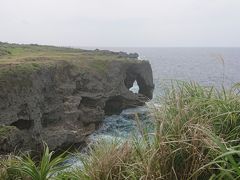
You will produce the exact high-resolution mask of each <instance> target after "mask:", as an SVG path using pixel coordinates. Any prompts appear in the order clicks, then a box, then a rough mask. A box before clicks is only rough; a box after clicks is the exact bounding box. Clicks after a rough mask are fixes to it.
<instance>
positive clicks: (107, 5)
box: [0, 0, 240, 47]
mask: <svg viewBox="0 0 240 180" xmlns="http://www.w3.org/2000/svg"><path fill="white" fill-rule="evenodd" d="M239 9H240V1H239V0H201V1H199V0H21V1H20V0H0V41H8V42H18V43H40V44H54V45H65V46H145V47H146V46H240V33H239V32H240V21H239V17H240V11H239Z"/></svg>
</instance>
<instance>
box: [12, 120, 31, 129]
mask: <svg viewBox="0 0 240 180" xmlns="http://www.w3.org/2000/svg"><path fill="white" fill-rule="evenodd" d="M10 126H15V127H17V128H18V129H20V130H29V129H30V128H32V127H33V121H32V120H25V119H19V120H17V121H15V122H13V123H12V124H10Z"/></svg>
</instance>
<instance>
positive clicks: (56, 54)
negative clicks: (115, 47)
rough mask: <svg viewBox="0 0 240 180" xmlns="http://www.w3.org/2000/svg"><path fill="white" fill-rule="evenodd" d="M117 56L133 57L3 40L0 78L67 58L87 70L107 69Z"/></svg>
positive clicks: (0, 57) (26, 72)
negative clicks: (12, 42)
mask: <svg viewBox="0 0 240 180" xmlns="http://www.w3.org/2000/svg"><path fill="white" fill-rule="evenodd" d="M114 60H119V61H129V58H127V57H120V56H119V54H118V53H113V52H111V51H100V50H98V51H90V50H82V49H76V48H67V47H55V46H43V45H36V44H30V45H20V44H9V43H2V42H0V79H2V78H3V77H6V76H8V75H9V74H10V75H12V74H14V75H19V74H22V73H25V74H29V73H32V72H34V71H37V70H39V69H41V68H44V67H49V66H56V64H59V62H63V61H64V62H67V63H70V64H74V65H75V66H76V67H78V68H81V69H84V70H90V71H94V72H95V71H97V72H99V73H104V72H105V71H106V67H107V65H108V63H110V62H111V61H114ZM131 62H133V61H131ZM136 63H138V61H136Z"/></svg>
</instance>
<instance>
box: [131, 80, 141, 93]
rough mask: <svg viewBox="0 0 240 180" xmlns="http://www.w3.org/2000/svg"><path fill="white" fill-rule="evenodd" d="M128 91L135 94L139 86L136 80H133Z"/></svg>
mask: <svg viewBox="0 0 240 180" xmlns="http://www.w3.org/2000/svg"><path fill="white" fill-rule="evenodd" d="M129 91H132V92H133V93H136V94H138V93H139V86H138V83H137V81H136V80H135V81H134V83H133V86H132V87H131V88H129Z"/></svg>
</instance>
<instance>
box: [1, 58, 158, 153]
mask: <svg viewBox="0 0 240 180" xmlns="http://www.w3.org/2000/svg"><path fill="white" fill-rule="evenodd" d="M134 81H137V83H138V85H139V93H138V94H135V93H133V92H131V91H129V88H131V87H132V86H133V83H134ZM153 88H154V85H153V77H152V69H151V66H150V64H149V62H147V61H140V60H131V59H130V60H129V61H119V60H116V61H115V60H113V61H110V62H109V63H108V64H107V68H106V69H105V72H96V71H91V70H89V71H87V70H82V69H79V68H77V67H75V66H74V63H71V62H67V61H61V62H58V63H57V64H56V65H55V66H51V67H48V68H41V69H40V70H38V71H36V72H34V73H32V74H30V75H28V76H21V75H20V76H14V75H9V76H8V77H7V79H5V80H4V81H1V82H0V89H1V90H0V124H1V125H4V126H11V127H15V128H14V129H13V130H11V131H10V132H11V133H10V135H6V137H5V136H4V137H5V139H2V140H1V141H0V150H1V151H13V150H14V148H23V149H37V148H39V145H40V144H41V142H42V141H45V142H46V143H47V144H48V145H49V147H50V149H58V148H61V147H63V146H69V145H74V144H81V143H84V140H85V137H86V136H87V135H89V134H91V133H92V132H94V131H95V130H96V128H97V127H98V126H99V124H100V123H101V121H102V120H103V118H104V115H111V114H116V113H120V112H121V111H122V110H123V109H126V108H129V107H135V106H140V105H144V103H145V102H146V101H147V100H148V99H151V98H152V92H153ZM11 141H12V142H11Z"/></svg>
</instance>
